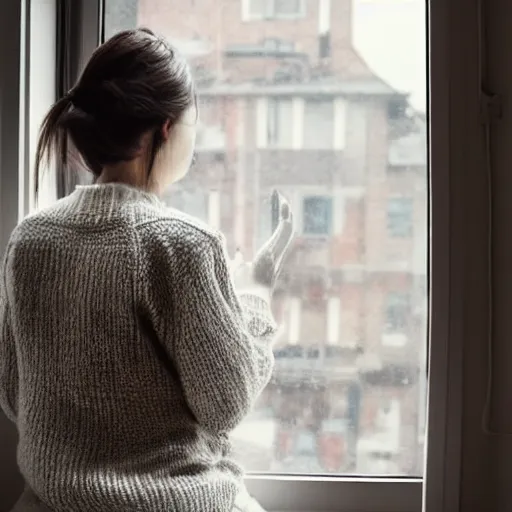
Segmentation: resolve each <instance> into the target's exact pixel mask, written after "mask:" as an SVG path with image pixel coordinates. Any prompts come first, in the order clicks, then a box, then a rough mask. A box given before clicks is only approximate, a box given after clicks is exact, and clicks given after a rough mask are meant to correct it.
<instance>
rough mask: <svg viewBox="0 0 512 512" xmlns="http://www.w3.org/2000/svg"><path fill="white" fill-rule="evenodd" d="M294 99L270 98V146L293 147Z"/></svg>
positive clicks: (268, 130) (268, 127)
mask: <svg viewBox="0 0 512 512" xmlns="http://www.w3.org/2000/svg"><path fill="white" fill-rule="evenodd" d="M292 117H293V101H292V100H290V99H281V98H271V99H269V100H268V125H267V134H268V139H267V140H268V146H269V147H277V148H291V147H292V145H293V123H292V122H291V120H292Z"/></svg>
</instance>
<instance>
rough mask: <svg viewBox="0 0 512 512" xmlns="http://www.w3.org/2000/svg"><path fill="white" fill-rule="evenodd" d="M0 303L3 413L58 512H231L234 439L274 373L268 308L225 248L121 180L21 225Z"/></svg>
mask: <svg viewBox="0 0 512 512" xmlns="http://www.w3.org/2000/svg"><path fill="white" fill-rule="evenodd" d="M2 276H3V277H2V281H1V283H0V284H1V286H0V289H1V293H0V328H1V331H0V405H1V406H2V408H3V409H4V411H5V412H6V413H7V415H8V417H9V418H11V419H12V420H13V421H14V422H15V423H16V425H17V427H18V431H19V436H20V439H19V448H18V462H19V466H20V468H21V471H22V473H23V476H24V477H25V479H26V482H27V484H28V485H29V486H30V487H31V488H32V489H33V491H34V493H35V494H36V495H37V496H38V497H39V498H40V499H41V500H42V501H43V502H44V503H45V504H46V505H47V506H48V507H49V508H50V509H52V510H55V511H58V512H60V511H62V512H85V511H91V512H92V511H98V512H103V511H105V512H107V511H108V512H128V511H140V512H152V511H155V512H156V511H158V512H163V511H169V512H171V511H172V512H202V511H212V512H223V511H231V510H232V509H233V506H234V502H235V499H236V498H237V495H238V493H239V492H240V490H241V489H243V482H242V470H241V468H240V467H239V465H238V464H236V463H235V462H234V461H233V460H231V459H230V453H231V445H230V441H229V432H230V431H231V430H232V429H233V428H234V427H235V426H236V425H237V424H239V422H240V421H241V420H242V419H243V418H244V416H245V415H246V414H247V413H248V412H249V410H250V409H251V407H252V405H253V403H254V401H255V399H256V398H257V397H258V395H259V394H260V392H261V390H262V388H263V387H264V386H265V385H266V383H267V382H268V380H269V378H270V374H271V370H272V365H273V356H272V350H271V346H270V341H271V338H272V335H273V333H274V323H273V321H272V317H271V313H270V309H269V306H268V304H267V303H265V302H264V301H263V300H261V299H260V298H258V297H255V296H250V295H246V296H242V297H238V296H237V295H236V293H235V290H234V289H233V285H232V281H231V278H230V275H229V269H228V264H227V259H226V251H225V249H224V243H223V240H222V237H221V236H220V235H219V234H217V233H216V232H214V231H213V230H211V229H210V228H208V227H206V226H205V225H203V224H201V223H200V222H199V221H196V220H194V219H192V218H190V217H188V216H186V215H184V214H181V213H178V212H177V211H174V210H169V209H167V208H165V207H164V205H163V204H162V203H160V202H159V200H158V199H157V198H156V197H155V196H152V195H150V194H145V193H143V192H140V191H138V190H135V189H133V188H130V187H126V186H124V185H99V186H90V187H80V188H78V189H77V190H76V191H75V192H74V193H73V194H71V195H70V196H69V197H67V198H65V199H63V200H61V201H59V202H57V203H56V204H55V205H54V206H52V207H50V208H48V209H46V210H44V211H42V212H39V213H37V214H35V215H32V216H30V217H28V218H26V219H25V220H24V221H23V222H22V223H21V224H20V225H19V226H18V227H17V228H16V230H15V231H14V233H13V235H12V237H11V241H10V244H9V247H8V249H7V253H6V259H5V268H4V272H2Z"/></svg>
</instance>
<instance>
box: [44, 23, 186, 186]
mask: <svg viewBox="0 0 512 512" xmlns="http://www.w3.org/2000/svg"><path fill="white" fill-rule="evenodd" d="M194 102H195V91H194V84H193V80H192V76H191V72H190V68H189V66H188V64H187V62H186V61H185V60H184V59H183V58H182V57H181V56H179V55H178V54H177V52H176V51H175V49H174V48H173V47H172V46H171V45H169V44H168V43H167V42H166V41H165V40H164V39H162V38H160V37H157V36H156V35H155V34H154V33H153V32H152V31H151V30H148V29H136V30H127V31H124V32H120V33H119V34H117V35H115V36H114V37H112V38H111V39H109V40H108V41H107V42H106V43H104V44H103V45H101V46H100V47H99V48H97V50H96V51H95V52H94V54H93V55H92V57H91V59H90V60H89V62H88V64H87V66H86V68H85V70H84V71H83V73H82V76H81V77H80V79H79V80H78V82H77V84H76V85H75V87H73V89H71V91H69V92H68V93H67V94H66V95H65V96H64V97H63V98H61V99H60V100H59V101H57V103H55V105H53V107H52V108H51V110H50V111H49V112H48V114H47V115H46V118H45V119H44V121H43V124H42V127H41V133H40V136H39V142H38V146H37V154H36V169H35V172H36V177H35V178H36V194H37V189H38V184H39V171H40V168H41V163H42V162H43V160H45V161H46V162H48V161H49V160H50V159H51V158H52V157H53V156H55V157H56V158H57V164H59V165H61V167H62V166H64V165H66V163H67V161H68V137H69V139H70V140H71V142H72V143H73V144H74V146H75V147H76V149H77V150H78V152H79V153H80V155H81V157H82V158H83V160H84V162H85V164H86V165H87V167H88V168H89V170H90V171H91V172H92V173H93V174H94V175H95V177H97V176H99V174H100V173H101V171H102V169H103V167H104V166H105V165H112V164H115V163H119V162H122V161H128V160H131V159H133V158H134V157H135V156H136V154H137V152H138V150H139V148H140V141H141V137H142V135H143V134H144V133H146V132H148V131H153V147H152V155H151V164H150V168H149V169H150V170H151V167H152V165H153V160H154V157H155V154H156V152H157V151H158V149H159V147H160V145H161V143H162V140H161V135H160V128H161V127H162V125H163V124H164V123H165V122H166V121H167V120H170V121H171V122H177V121H178V120H179V119H180V117H181V116H182V114H183V113H184V112H185V110H186V109H187V108H188V107H189V106H191V105H192V104H193V103H194Z"/></svg>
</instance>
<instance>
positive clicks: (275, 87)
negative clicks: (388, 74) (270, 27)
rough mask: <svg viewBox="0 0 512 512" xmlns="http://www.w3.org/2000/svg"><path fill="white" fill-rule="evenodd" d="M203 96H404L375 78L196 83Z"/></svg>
mask: <svg viewBox="0 0 512 512" xmlns="http://www.w3.org/2000/svg"><path fill="white" fill-rule="evenodd" d="M199 93H200V94H201V95H202V96H206V97H208V96H318V95H322V96H396V95H400V96H404V97H406V96H407V94H405V93H401V92H399V91H397V90H395V89H393V88H392V87H391V86H389V85H388V84H386V83H385V82H384V81H382V80H380V79H379V78H377V77H368V78H356V79H346V80H344V79H340V78H336V79H333V78H327V79H321V80H314V81H310V82H303V83H300V82H299V83H288V84H275V83H256V82H244V83H238V84H230V83H214V84H212V85H207V86H206V85H202V86H199Z"/></svg>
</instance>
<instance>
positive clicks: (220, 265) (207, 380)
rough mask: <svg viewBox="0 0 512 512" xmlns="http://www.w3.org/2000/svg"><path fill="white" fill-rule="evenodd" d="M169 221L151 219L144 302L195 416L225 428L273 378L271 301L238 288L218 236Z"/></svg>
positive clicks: (216, 428)
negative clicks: (234, 283) (244, 292)
mask: <svg viewBox="0 0 512 512" xmlns="http://www.w3.org/2000/svg"><path fill="white" fill-rule="evenodd" d="M169 222H170V223H167V222H165V223H162V224H160V223H159V224H158V225H153V229H152V233H151V236H152V239H153V242H152V244H151V248H149V247H146V251H148V252H147V261H146V262H144V261H143V262H142V265H143V266H146V265H147V267H146V268H145V269H144V273H145V274H146V276H147V277H148V278H149V282H148V287H149V288H148V289H147V292H146V296H147V299H146V308H145V309H146V310H147V311H149V312H150V314H151V317H152V323H153V325H154V327H155V330H156V332H157V334H158V336H159V338H160V342H161V343H162V344H163V345H164V347H165V348H166V351H167V353H168V354H169V357H170V358H171V359H172V361H173V363H174V365H175V366H176V369H177V370H178V373H179V377H180V381H181V383H182V386H183V390H184V393H185V397H186V400H187V403H188V405H189V407H190V409H191V411H192V413H193V414H194V416H195V417H196V419H197V421H198V422H199V423H200V424H201V425H203V426H204V427H205V428H208V429H209V430H211V431H214V432H228V431H230V430H232V429H233V428H234V427H236V426H237V425H238V424H239V423H240V422H241V421H242V419H243V418H244V417H245V416H246V415H247V413H248V412H249V411H250V409H251V408H252V406H253V404H254V402H255V400H256V398H257V397H258V396H259V394H260V393H261V391H262V389H263V388H264V386H265V385H266V384H267V382H268V381H269V379H270V376H271V373H272V368H273V353H272V347H271V342H272V339H273V335H274V333H275V325H274V322H273V319H272V315H271V312H270V306H269V304H268V301H266V300H264V299H262V298H261V297H258V296H255V295H252V294H244V295H242V296H240V297H239V296H238V295H237V294H236V292H235V290H234V288H233V284H232V280H231V275H230V270H229V268H228V262H227V258H226V251H225V248H224V243H223V239H221V238H220V236H217V235H216V234H213V233H209V232H204V231H200V230H197V229H195V228H192V229H191V228H190V227H188V228H185V227H184V226H182V227H183V228H184V229H183V231H182V232H181V234H180V233H179V231H180V229H179V227H178V228H177V226H176V222H178V223H179V221H174V225H172V224H171V223H172V222H173V221H169ZM177 231H178V233H177ZM173 233H174V234H175V235H176V236H173ZM146 240H147V241H148V242H149V240H148V238H146Z"/></svg>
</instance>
